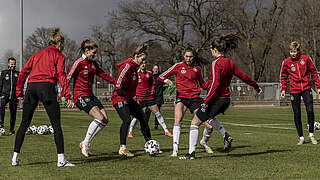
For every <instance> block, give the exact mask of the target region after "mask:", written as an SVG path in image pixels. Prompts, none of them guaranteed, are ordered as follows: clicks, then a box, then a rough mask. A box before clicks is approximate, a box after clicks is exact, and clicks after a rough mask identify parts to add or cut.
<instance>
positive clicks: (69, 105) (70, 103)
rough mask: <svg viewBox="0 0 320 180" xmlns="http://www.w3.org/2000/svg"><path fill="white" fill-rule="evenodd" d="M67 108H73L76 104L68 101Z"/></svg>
mask: <svg viewBox="0 0 320 180" xmlns="http://www.w3.org/2000/svg"><path fill="white" fill-rule="evenodd" d="M66 106H67V108H73V107H74V102H73V101H72V100H70V99H69V100H68V103H67V104H66Z"/></svg>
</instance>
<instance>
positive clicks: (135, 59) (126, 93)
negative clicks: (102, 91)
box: [111, 45, 151, 157]
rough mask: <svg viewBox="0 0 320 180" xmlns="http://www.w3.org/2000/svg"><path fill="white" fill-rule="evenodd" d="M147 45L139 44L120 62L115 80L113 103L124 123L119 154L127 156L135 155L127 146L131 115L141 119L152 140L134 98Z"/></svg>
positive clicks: (146, 136) (147, 134)
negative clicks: (129, 55)
mask: <svg viewBox="0 0 320 180" xmlns="http://www.w3.org/2000/svg"><path fill="white" fill-rule="evenodd" d="M146 49H147V46H146V45H141V46H139V47H138V48H137V49H136V50H135V52H134V54H133V56H132V57H129V59H127V60H125V61H123V62H121V63H119V64H118V65H117V66H118V67H119V68H120V70H119V74H118V76H117V79H116V82H115V90H114V92H113V94H112V98H111V100H112V105H113V106H114V107H115V109H116V110H117V113H118V114H119V116H120V118H121V119H122V124H121V127H120V149H119V152H118V153H119V155H120V156H125V157H132V156H134V154H133V153H131V152H130V151H129V150H128V149H127V147H126V141H127V133H128V127H129V125H130V122H131V115H132V116H133V117H135V118H137V119H138V120H139V121H140V126H141V132H142V134H143V136H144V139H145V140H146V141H149V140H151V133H150V128H149V125H148V123H147V122H146V121H145V119H144V116H143V111H142V108H141V107H140V105H139V104H138V103H137V102H136V101H135V100H134V99H133V98H134V96H135V94H136V88H137V84H138V75H137V74H138V73H137V68H138V67H139V65H140V64H141V63H142V61H144V60H146V59H147V56H148V54H147V52H146Z"/></svg>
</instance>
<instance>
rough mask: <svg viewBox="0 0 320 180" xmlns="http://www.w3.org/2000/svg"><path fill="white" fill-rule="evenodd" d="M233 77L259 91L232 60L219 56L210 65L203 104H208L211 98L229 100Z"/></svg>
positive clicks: (254, 83) (255, 84)
mask: <svg viewBox="0 0 320 180" xmlns="http://www.w3.org/2000/svg"><path fill="white" fill-rule="evenodd" d="M233 75H235V76H237V77H238V78H240V79H241V80H242V81H244V82H245V83H247V84H249V85H251V86H253V87H254V88H255V89H256V90H257V89H259V86H258V84H257V83H256V82H254V81H253V80H251V78H250V77H249V76H247V75H246V74H245V73H243V72H242V71H241V70H240V69H239V68H238V67H237V65H236V64H235V63H234V62H233V61H232V60H230V59H228V58H226V57H223V56H220V57H218V58H217V59H216V60H214V61H213V62H212V63H211V72H210V80H209V83H208V89H209V90H208V94H207V96H206V98H205V100H204V104H208V103H209V102H210V100H211V99H213V98H229V97H230V94H231V93H230V91H229V87H230V83H231V79H232V77H233Z"/></svg>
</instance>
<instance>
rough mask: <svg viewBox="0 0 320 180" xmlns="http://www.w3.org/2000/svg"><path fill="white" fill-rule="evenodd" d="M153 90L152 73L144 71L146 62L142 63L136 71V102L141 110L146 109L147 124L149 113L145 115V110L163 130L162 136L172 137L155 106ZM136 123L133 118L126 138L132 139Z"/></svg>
mask: <svg viewBox="0 0 320 180" xmlns="http://www.w3.org/2000/svg"><path fill="white" fill-rule="evenodd" d="M154 88H155V85H154V81H153V77H152V72H151V71H148V70H146V61H142V63H141V64H140V68H139V70H138V85H137V89H136V100H137V101H138V103H139V104H140V106H141V108H146V110H145V113H144V118H145V121H146V122H147V123H148V122H149V117H150V113H149V112H150V111H149V112H148V114H147V109H150V110H151V111H152V112H153V113H154V114H155V116H156V117H157V120H158V122H159V124H160V125H161V127H162V128H163V130H164V134H165V135H166V136H169V137H172V134H171V132H170V131H169V129H168V128H167V125H166V123H165V121H164V118H163V116H162V115H161V113H160V110H159V108H158V106H157V104H156V101H155V99H154V97H153V96H152V94H154V91H155V89H154ZM136 121H137V119H136V118H134V119H133V120H132V121H131V124H130V129H129V133H128V137H133V135H132V131H133V127H134V126H135V124H136Z"/></svg>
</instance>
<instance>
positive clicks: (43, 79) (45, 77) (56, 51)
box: [12, 28, 75, 167]
mask: <svg viewBox="0 0 320 180" xmlns="http://www.w3.org/2000/svg"><path fill="white" fill-rule="evenodd" d="M63 49H64V37H63V36H62V35H61V33H60V29H59V28H53V30H52V32H51V34H50V36H49V47H48V48H46V49H44V50H41V51H39V52H37V53H35V54H33V55H32V56H31V58H30V59H29V60H28V62H27V63H26V64H25V65H24V66H23V68H22V70H21V72H20V74H19V77H18V80H17V86H16V95H17V97H18V99H19V101H20V102H21V103H22V102H23V101H24V103H23V112H22V120H21V124H20V127H19V129H18V132H17V135H16V139H15V145H14V153H13V157H12V166H18V165H19V153H20V149H21V146H22V144H23V140H24V136H25V132H26V130H27V128H28V127H29V125H30V123H31V120H32V116H33V113H34V111H35V109H36V107H37V106H38V103H39V101H41V102H42V103H43V105H44V108H45V109H46V112H47V114H48V116H49V119H50V122H51V125H52V127H53V129H54V141H55V143H56V148H57V153H58V163H57V166H58V167H64V166H75V165H74V164H72V163H70V162H69V161H68V160H67V159H66V158H65V157H64V142H63V134H62V129H61V124H60V106H59V103H58V101H57V91H56V84H57V80H59V82H60V84H61V87H62V91H61V96H60V99H61V98H62V97H65V98H66V100H68V103H67V107H73V105H74V103H73V102H72V100H71V95H70V92H69V84H68V83H67V79H66V72H65V56H64V55H63V54H62V53H61V52H62V50H63ZM28 76H29V78H28V84H27V89H26V92H25V95H24V98H23V89H24V83H25V81H26V79H27V77H28Z"/></svg>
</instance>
